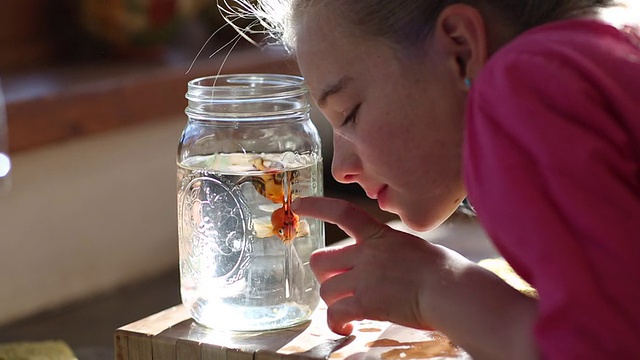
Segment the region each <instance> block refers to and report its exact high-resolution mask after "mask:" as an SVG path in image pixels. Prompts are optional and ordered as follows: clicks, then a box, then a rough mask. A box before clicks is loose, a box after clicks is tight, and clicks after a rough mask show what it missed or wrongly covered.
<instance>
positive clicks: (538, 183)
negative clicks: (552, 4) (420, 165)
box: [464, 20, 640, 360]
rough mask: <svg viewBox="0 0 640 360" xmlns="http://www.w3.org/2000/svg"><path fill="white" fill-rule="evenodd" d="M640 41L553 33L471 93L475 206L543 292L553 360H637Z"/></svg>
mask: <svg viewBox="0 0 640 360" xmlns="http://www.w3.org/2000/svg"><path fill="white" fill-rule="evenodd" d="M635 36H637V34H636V35H635ZM639 40H640V38H638V37H634V36H633V35H632V34H630V33H625V32H623V31H619V30H618V29H616V28H614V27H611V26H609V25H606V24H604V23H601V22H598V21H595V20H567V21H560V22H554V23H550V24H547V25H544V26H540V27H537V28H535V29H532V30H530V31H528V32H526V33H524V34H522V35H521V36H519V37H518V38H517V39H515V40H513V41H512V42H511V43H509V44H508V45H506V46H505V47H503V48H502V49H501V50H500V51H498V52H497V53H496V54H494V56H492V58H491V59H490V60H489V62H488V63H487V64H486V66H485V68H484V69H483V70H482V72H481V73H480V74H479V76H478V77H477V78H476V79H475V81H474V83H473V85H472V88H471V93H470V96H469V102H468V108H467V123H466V126H467V128H466V142H465V152H464V162H465V181H466V184H467V188H468V192H469V199H470V201H471V204H472V205H473V206H474V207H475V209H476V210H477V212H478V217H479V219H480V221H481V222H482V224H483V226H484V227H485V229H486V230H487V232H488V234H489V235H490V237H491V239H492V240H493V241H494V242H495V244H496V246H497V247H498V249H499V250H500V251H501V253H502V255H503V256H504V257H505V259H506V260H507V261H508V262H510V263H511V265H512V266H513V267H514V269H515V270H516V271H517V272H518V273H519V274H520V275H521V276H522V277H523V278H524V279H526V280H527V281H529V282H530V283H531V284H532V285H533V286H535V287H536V288H537V289H538V292H539V294H540V303H539V304H540V305H539V318H538V321H537V323H536V327H535V336H536V339H537V342H538V345H539V346H540V348H541V351H542V355H543V358H544V359H559V360H560V359H561V360H569V359H640V45H639V44H640V41H639Z"/></svg>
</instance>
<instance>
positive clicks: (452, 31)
mask: <svg viewBox="0 0 640 360" xmlns="http://www.w3.org/2000/svg"><path fill="white" fill-rule="evenodd" d="M433 37H434V40H435V42H436V43H437V44H438V45H439V47H440V49H441V51H444V54H445V55H446V56H447V57H448V58H449V59H451V66H452V67H453V68H454V71H456V72H457V74H458V76H459V79H460V84H461V86H463V87H464V88H466V87H467V86H466V85H465V80H467V79H470V80H473V79H474V78H475V77H476V75H477V74H478V72H479V71H480V69H481V68H482V67H483V66H484V63H485V62H486V60H487V56H488V55H487V54H488V52H487V33H486V29H485V23H484V19H483V17H482V15H481V14H480V12H479V11H478V9H476V8H474V7H472V6H469V5H464V4H454V5H450V6H447V7H446V8H444V10H442V12H441V13H440V16H438V19H437V21H436V24H435V27H434V29H433Z"/></svg>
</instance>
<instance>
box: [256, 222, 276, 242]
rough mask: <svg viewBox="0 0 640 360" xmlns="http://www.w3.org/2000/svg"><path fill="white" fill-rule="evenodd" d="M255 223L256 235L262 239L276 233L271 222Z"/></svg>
mask: <svg viewBox="0 0 640 360" xmlns="http://www.w3.org/2000/svg"><path fill="white" fill-rule="evenodd" d="M253 225H254V228H255V230H256V236H257V237H259V238H261V239H264V238H268V237H271V236H273V235H275V234H274V233H273V226H272V225H271V224H268V223H262V222H260V223H258V222H254V224H253Z"/></svg>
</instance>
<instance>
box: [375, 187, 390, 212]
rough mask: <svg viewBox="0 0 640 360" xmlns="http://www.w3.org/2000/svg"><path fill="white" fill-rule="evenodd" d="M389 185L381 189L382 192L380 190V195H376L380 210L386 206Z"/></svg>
mask: <svg viewBox="0 0 640 360" xmlns="http://www.w3.org/2000/svg"><path fill="white" fill-rule="evenodd" d="M387 188H388V187H387V185H385V186H383V187H382V188H380V190H378V193H377V194H376V197H375V198H376V199H378V206H379V207H380V208H382V207H383V206H384V204H385V201H386V200H385V199H386V196H385V195H386V194H387Z"/></svg>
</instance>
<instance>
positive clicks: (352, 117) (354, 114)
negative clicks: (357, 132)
mask: <svg viewBox="0 0 640 360" xmlns="http://www.w3.org/2000/svg"><path fill="white" fill-rule="evenodd" d="M360 105H361V104H358V105H356V107H354V108H353V110H351V112H350V113H349V115H347V116H346V117H345V118H344V121H343V122H342V126H346V125H348V124H350V123H355V122H356V117H357V115H358V110H360Z"/></svg>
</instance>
